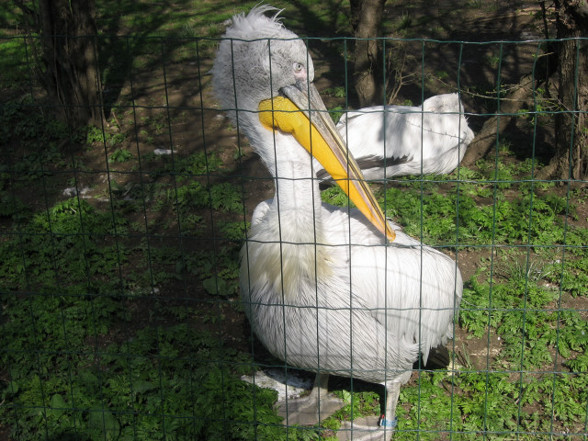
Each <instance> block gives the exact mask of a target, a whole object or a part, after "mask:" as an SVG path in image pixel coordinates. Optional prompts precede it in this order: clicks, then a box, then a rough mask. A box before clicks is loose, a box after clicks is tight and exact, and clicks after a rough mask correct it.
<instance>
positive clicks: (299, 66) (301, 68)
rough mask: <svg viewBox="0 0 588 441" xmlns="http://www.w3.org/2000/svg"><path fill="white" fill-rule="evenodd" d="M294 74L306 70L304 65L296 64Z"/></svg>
mask: <svg viewBox="0 0 588 441" xmlns="http://www.w3.org/2000/svg"><path fill="white" fill-rule="evenodd" d="M293 67H294V72H295V73H300V72H302V71H303V70H304V65H303V64H302V63H294V66H293Z"/></svg>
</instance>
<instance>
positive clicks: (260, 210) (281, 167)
mask: <svg viewBox="0 0 588 441" xmlns="http://www.w3.org/2000/svg"><path fill="white" fill-rule="evenodd" d="M271 10H274V11H275V9H273V8H271V7H269V6H258V7H255V8H253V9H252V10H251V12H250V13H249V14H248V15H243V14H241V15H237V16H235V17H233V22H232V25H231V26H230V27H229V28H228V29H227V31H226V34H225V35H224V38H223V40H222V41H221V42H220V45H219V48H218V52H217V56H216V59H215V63H214V67H213V69H212V74H213V86H214V91H215V94H216V96H217V98H218V100H219V101H220V103H221V105H222V107H223V108H224V109H225V110H226V111H227V113H228V115H229V117H230V118H231V120H232V121H233V123H234V124H235V125H236V126H237V127H238V128H239V129H240V130H241V131H242V132H243V133H245V134H246V135H247V137H248V138H249V141H250V143H251V145H252V147H253V148H254V150H255V151H256V152H257V153H258V154H259V156H260V157H261V160H262V161H263V163H264V165H265V166H266V167H267V168H268V170H269V171H270V172H271V174H272V176H273V177H274V182H275V190H276V193H275V196H274V198H273V199H270V200H267V201H265V202H262V203H261V204H259V205H258V206H257V208H256V209H255V211H254V213H253V218H252V222H251V230H250V232H249V234H248V238H247V240H246V242H245V244H244V246H243V248H242V251H241V258H242V262H241V274H240V289H241V296H242V300H243V306H244V309H245V312H246V315H247V317H248V319H249V321H250V323H251V327H252V329H253V331H254V332H255V334H256V335H257V337H258V338H259V340H260V341H261V342H262V343H263V344H264V345H265V347H266V348H267V349H268V350H269V351H270V352H271V353H272V354H273V355H274V356H276V357H278V358H279V359H281V360H283V361H284V362H285V363H286V364H288V365H290V366H294V367H297V368H301V369H306V370H309V371H314V372H316V373H317V380H316V386H315V388H314V389H313V392H312V393H311V394H310V396H309V397H307V398H306V399H304V400H303V401H301V402H297V403H293V402H290V403H289V407H288V409H289V412H288V414H287V422H288V423H293V422H299V421H300V420H298V419H296V418H295V417H294V413H300V414H302V413H305V412H307V413H308V412H310V413H311V414H312V416H313V417H315V420H316V416H317V415H318V416H319V417H320V416H322V417H326V414H325V413H322V412H323V409H322V408H321V406H320V405H322V404H325V402H326V401H327V398H326V395H325V394H324V390H325V388H326V384H327V383H326V379H327V378H328V375H329V374H335V375H340V376H346V377H353V378H358V379H362V380H366V381H369V382H374V383H381V384H383V385H385V387H386V391H387V393H386V410H385V413H384V415H382V416H381V417H380V418H379V423H378V422H376V423H375V424H374V425H373V427H370V428H369V430H370V431H368V432H367V435H368V436H370V437H371V436H372V435H374V434H375V435H376V436H377V437H379V439H384V438H386V439H389V438H390V436H391V434H392V432H393V429H394V427H395V425H396V420H395V409H396V403H397V400H398V394H399V391H400V385H401V384H403V383H405V382H406V381H408V379H409V378H410V375H411V371H412V365H413V362H414V361H415V360H417V357H418V356H419V352H420V353H422V354H423V357H424V359H425V360H426V358H427V355H428V353H429V350H430V349H431V348H433V347H435V346H437V345H440V344H443V343H445V342H446V341H447V339H448V338H449V337H451V335H452V323H453V317H454V314H455V312H456V310H457V308H458V305H459V302H460V299H461V293H462V280H461V276H460V272H459V270H458V268H457V266H456V263H455V262H454V261H453V260H452V259H450V258H449V257H447V256H446V255H444V254H442V253H441V252H439V251H437V250H435V249H433V248H430V247H427V246H425V245H423V244H421V243H420V242H419V241H417V240H415V239H412V238H410V237H409V236H407V235H406V234H404V233H403V232H401V231H399V228H398V227H397V226H395V225H392V224H390V223H388V222H387V221H386V219H385V217H384V215H383V213H382V211H381V209H380V207H379V206H378V205H377V203H376V201H375V199H374V197H373V195H372V193H371V191H370V189H369V187H368V186H367V184H366V182H365V180H364V179H363V176H362V174H361V172H360V170H359V169H358V168H357V164H355V161H354V160H353V158H352V157H351V156H350V155H349V154H348V152H347V151H346V149H345V144H344V142H343V141H342V140H341V138H340V136H339V134H338V132H337V131H336V129H335V126H334V124H333V122H332V121H331V118H330V117H329V115H328V113H327V112H326V109H325V107H324V104H323V102H322V100H321V99H320V97H319V95H318V92H317V90H316V88H315V86H314V84H313V83H312V81H313V79H314V67H313V63H312V60H311V58H310V56H309V54H308V50H307V48H306V46H305V44H304V43H303V41H302V40H301V39H299V38H298V37H297V36H296V35H295V34H293V33H292V32H290V31H288V30H287V29H286V28H285V27H284V26H283V25H282V24H281V22H280V21H279V20H278V19H277V14H275V15H274V16H273V17H267V16H265V12H267V11H271ZM313 157H314V158H316V159H317V160H318V161H319V162H320V163H321V164H322V165H323V167H324V168H325V169H326V170H327V172H328V173H329V174H330V175H331V176H332V177H333V178H334V179H335V180H336V181H337V183H338V184H339V185H340V186H341V187H342V188H343V189H344V191H346V192H347V194H348V195H349V197H350V199H351V200H353V202H354V203H355V205H356V206H357V207H358V208H359V211H357V210H351V211H350V210H347V209H344V208H337V207H333V206H330V205H327V204H324V203H322V202H321V197H320V191H319V181H318V179H316V174H315V170H314V165H313ZM394 230H396V231H394ZM388 241H391V242H390V243H389V242H388ZM300 403H302V404H300ZM319 403H320V404H319ZM309 422H310V421H309ZM359 427H360V426H359V425H355V426H354V429H353V430H356V429H357V430H359ZM362 427H363V426H362ZM364 434H365V433H364ZM354 439H360V438H359V436H358V433H357V432H354Z"/></svg>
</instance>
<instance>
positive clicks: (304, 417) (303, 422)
mask: <svg viewBox="0 0 588 441" xmlns="http://www.w3.org/2000/svg"><path fill="white" fill-rule="evenodd" d="M328 383H329V374H317V375H316V378H315V380H314V386H313V388H312V391H311V392H310V394H309V395H307V396H306V397H303V398H297V399H286V400H285V401H282V402H279V403H277V405H276V406H277V411H278V415H280V416H282V417H284V423H285V424H287V425H289V426H290V425H294V424H297V425H300V426H312V425H314V424H317V423H319V422H320V421H321V420H324V419H325V418H328V417H330V416H331V415H332V414H334V413H335V412H336V411H337V410H339V409H340V408H341V407H343V405H344V404H345V403H344V402H343V400H341V399H339V398H337V397H336V396H334V395H333V394H329V391H328V387H327V386H328Z"/></svg>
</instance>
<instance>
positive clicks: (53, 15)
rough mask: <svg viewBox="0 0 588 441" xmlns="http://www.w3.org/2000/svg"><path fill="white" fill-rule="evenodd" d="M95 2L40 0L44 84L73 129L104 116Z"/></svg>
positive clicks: (95, 122)
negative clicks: (44, 69)
mask: <svg viewBox="0 0 588 441" xmlns="http://www.w3.org/2000/svg"><path fill="white" fill-rule="evenodd" d="M94 16H95V10H94V0H87V1H84V0H39V17H40V20H39V22H40V26H41V35H42V58H43V64H44V65H45V68H46V71H45V75H44V83H45V87H46V89H47V92H48V94H49V98H50V99H52V100H53V102H54V103H55V106H56V107H55V108H56V112H57V116H58V117H59V118H61V119H63V120H65V121H66V122H67V123H68V125H70V126H71V127H73V128H78V127H82V126H85V125H87V124H89V123H92V124H96V125H98V124H99V123H100V121H101V119H102V116H103V109H102V99H101V84H100V72H99V69H98V53H97V47H96V34H97V31H96V23H95V21H94Z"/></svg>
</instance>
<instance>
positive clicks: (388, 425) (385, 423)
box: [379, 415, 398, 429]
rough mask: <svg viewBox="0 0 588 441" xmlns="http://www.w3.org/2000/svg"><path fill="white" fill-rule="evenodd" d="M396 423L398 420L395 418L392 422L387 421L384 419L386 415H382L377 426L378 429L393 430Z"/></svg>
mask: <svg viewBox="0 0 588 441" xmlns="http://www.w3.org/2000/svg"><path fill="white" fill-rule="evenodd" d="M397 423H398V420H397V419H396V418H394V419H393V420H388V419H386V415H382V416H381V417H380V422H379V425H380V427H386V428H388V429H394V428H395V427H396V424H397Z"/></svg>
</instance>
